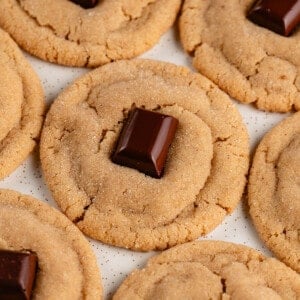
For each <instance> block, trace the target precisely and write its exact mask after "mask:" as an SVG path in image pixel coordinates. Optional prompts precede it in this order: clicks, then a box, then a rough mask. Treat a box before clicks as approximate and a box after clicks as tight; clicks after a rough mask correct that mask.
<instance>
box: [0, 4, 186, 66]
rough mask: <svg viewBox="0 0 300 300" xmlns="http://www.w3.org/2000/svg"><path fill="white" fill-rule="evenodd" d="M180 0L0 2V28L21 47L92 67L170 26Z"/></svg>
mask: <svg viewBox="0 0 300 300" xmlns="http://www.w3.org/2000/svg"><path fill="white" fill-rule="evenodd" d="M180 5H181V0H100V1H99V3H98V4H97V6H96V7H94V8H92V9H84V8H82V7H80V6H79V5H76V4H74V3H73V2H72V1H69V0H56V1H52V0H5V1H0V11H1V12H2V13H1V15H0V26H1V27H3V28H4V29H5V30H6V31H8V32H9V33H10V34H11V35H12V36H13V38H14V39H15V40H16V41H17V42H18V44H19V45H20V46H21V47H22V48H24V49H25V50H26V51H28V52H30V53H31V54H33V55H36V56H38V57H39V58H41V59H44V60H47V61H50V62H55V63H59V64H63V65H68V66H87V67H95V66H99V65H102V64H105V63H108V62H110V61H114V60H119V59H124V58H132V57H135V56H137V55H139V54H141V53H143V52H145V51H146V50H148V49H150V48H151V47H152V46H154V44H156V43H157V42H158V40H159V38H160V36H161V35H162V34H163V33H164V32H165V31H167V29H169V27H171V25H172V24H173V22H174V21H175V18H176V15H177V12H178V10H179V8H180Z"/></svg>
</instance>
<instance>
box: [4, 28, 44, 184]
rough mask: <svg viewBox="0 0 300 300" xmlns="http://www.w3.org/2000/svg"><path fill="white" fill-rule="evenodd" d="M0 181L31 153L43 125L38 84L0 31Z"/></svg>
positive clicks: (40, 94) (42, 111) (6, 37)
mask: <svg viewBox="0 0 300 300" xmlns="http://www.w3.org/2000/svg"><path fill="white" fill-rule="evenodd" d="M0 65H1V72H0V179H2V178H4V177H5V176H7V175H8V174H10V173H11V172H12V171H13V170H14V169H16V168H17V167H18V166H19V165H20V164H21V163H22V162H23V161H24V160H25V159H26V157H27V156H28V154H29V153H30V152H31V151H32V150H33V148H34V146H35V145H36V140H37V139H38V137H39V134H40V130H41V127H42V122H43V113H44V105H45V104H44V95H43V90H42V86H41V83H40V81H39V79H38V77H37V75H36V74H35V73H34V71H33V70H32V68H31V66H30V65H29V63H28V62H27V61H26V60H25V58H24V57H23V55H22V53H21V51H20V50H19V48H18V47H17V45H16V44H15V43H14V42H13V40H12V39H11V38H10V37H9V35H8V34H7V33H5V32H4V31H2V30H1V29H0Z"/></svg>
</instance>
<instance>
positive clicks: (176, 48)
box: [0, 30, 287, 298]
mask: <svg viewBox="0 0 300 300" xmlns="http://www.w3.org/2000/svg"><path fill="white" fill-rule="evenodd" d="M26 57H27V58H28V59H29V61H30V63H31V64H32V66H33V68H34V69H35V70H36V72H37V73H38V75H39V77H40V79H41V81H42V83H43V86H44V90H45V93H46V99H47V104H48V105H49V104H51V103H52V101H53V100H54V99H55V97H56V96H57V94H58V93H59V92H60V91H62V90H63V89H64V88H65V87H66V86H67V85H68V84H70V83H71V82H72V81H73V80H74V79H75V78H77V77H78V76H80V75H82V74H84V73H86V72H87V71H88V70H87V69H75V68H67V67H62V66H56V65H54V64H49V63H46V62H43V61H40V60H38V59H36V58H33V57H30V56H29V55H27V54H26ZM142 57H144V58H151V59H156V60H163V61H168V62H172V63H175V64H177V65H183V66H187V67H190V68H192V66H191V58H190V57H188V55H186V54H185V53H184V52H183V50H182V48H181V46H180V43H179V42H178V36H177V33H176V32H174V30H170V31H169V32H167V33H166V34H165V35H164V36H163V37H162V38H161V41H160V43H159V44H158V45H156V47H154V48H153V49H152V50H151V51H149V52H147V53H146V54H144V55H143V56H142ZM235 103H236V105H237V107H238V109H239V111H240V112H241V114H242V115H243V118H244V122H245V124H246V125H247V127H248V130H249V135H250V141H251V149H252V153H253V149H254V147H255V145H256V144H257V143H258V142H259V140H260V139H261V137H262V136H263V135H264V134H265V133H266V132H267V131H268V130H269V129H270V128H271V127H273V126H274V125H275V124H277V123H278V122H279V121H280V120H282V119H283V118H285V117H286V116H287V115H284V114H274V113H272V114H271V113H265V112H261V111H258V110H256V109H254V108H253V107H252V106H250V105H243V104H238V103H237V102H236V101H235ZM0 188H9V189H14V190H17V191H19V192H22V193H25V194H30V195H33V196H35V197H36V198H38V199H41V200H43V201H46V202H48V203H49V204H50V205H53V206H55V207H56V205H55V203H54V201H53V199H52V197H51V195H50V192H49V191H48V189H47V187H46V185H45V183H44V181H43V178H42V173H41V169H40V162H39V158H38V150H36V151H35V152H34V153H33V154H32V155H30V157H29V158H28V159H27V161H26V162H25V163H24V164H23V165H22V166H20V167H19V168H18V169H17V170H16V171H15V172H14V173H13V174H11V175H10V176H9V177H7V178H6V179H5V180H3V181H1V182H0ZM247 211H248V209H247V206H246V204H245V203H242V204H240V206H239V207H238V209H237V210H236V211H235V212H234V213H233V214H232V215H231V216H229V217H227V218H226V219H225V220H224V222H223V223H222V224H221V225H220V226H218V227H217V228H216V229H215V230H214V231H213V232H212V233H211V234H209V235H208V236H207V237H206V238H208V239H217V240H224V241H231V242H236V243H241V244H245V245H248V246H251V247H253V248H256V249H258V250H261V251H262V252H263V253H265V254H267V255H270V253H269V252H268V251H267V250H266V248H264V246H263V244H262V243H261V241H260V240H259V239H258V236H257V234H256V232H255V231H254V229H253V226H252V224H251V221H250V220H249V216H248V212H247ZM91 244H92V245H93V249H94V251H95V253H96V255H97V259H98V262H99V266H100V269H101V274H102V281H103V285H104V291H105V295H106V298H108V297H109V296H110V295H111V294H112V293H113V292H114V291H115V289H116V288H117V287H118V286H119V284H120V283H121V282H122V280H123V279H124V278H125V276H126V275H127V274H128V273H130V272H131V271H132V270H133V269H134V268H137V267H142V266H143V265H144V264H145V262H146V260H147V259H148V258H149V257H150V256H152V255H153V254H154V252H152V253H137V252H132V251H127V250H123V249H120V248H116V247H111V246H106V245H103V244H102V243H99V242H96V241H91Z"/></svg>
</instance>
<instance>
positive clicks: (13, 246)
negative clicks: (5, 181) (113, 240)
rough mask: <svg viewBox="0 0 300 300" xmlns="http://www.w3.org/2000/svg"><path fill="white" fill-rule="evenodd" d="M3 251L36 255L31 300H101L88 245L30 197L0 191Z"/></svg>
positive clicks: (59, 216)
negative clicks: (35, 271) (28, 252)
mask: <svg viewBox="0 0 300 300" xmlns="http://www.w3.org/2000/svg"><path fill="white" fill-rule="evenodd" d="M0 249H7V250H13V251H23V250H28V251H32V252H34V253H36V254H37V257H38V270H37V274H36V282H35V287H34V289H33V295H32V299H47V300H48V299H53V300H54V299H66V300H67V299H70V300H71V299H72V300H73V299H95V300H96V299H101V296H102V287H101V279H100V274H99V270H98V267H97V261H96V258H95V256H94V254H93V251H92V249H91V247H90V245H89V243H88V241H87V240H86V239H85V238H84V236H83V235H82V233H81V232H80V231H79V230H78V228H77V227H76V226H75V225H74V224H72V222H70V220H68V218H66V217H65V216H64V215H63V214H62V213H60V212H59V211H57V210H56V209H54V208H52V207H50V206H49V205H47V204H45V203H43V202H41V201H38V200H37V199H35V198H33V197H31V196H27V195H22V194H20V193H17V192H15V191H10V190H0Z"/></svg>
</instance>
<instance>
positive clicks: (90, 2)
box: [71, 0, 98, 8]
mask: <svg viewBox="0 0 300 300" xmlns="http://www.w3.org/2000/svg"><path fill="white" fill-rule="evenodd" d="M71 1H72V2H74V3H75V4H78V5H80V6H81V7H83V8H93V7H95V6H96V5H97V3H98V0H71Z"/></svg>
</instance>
